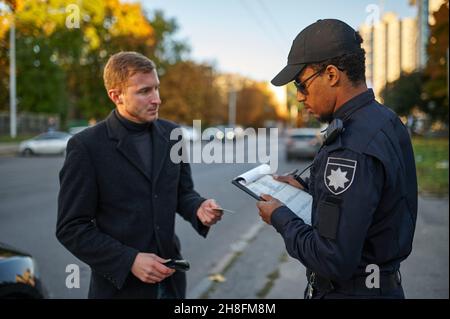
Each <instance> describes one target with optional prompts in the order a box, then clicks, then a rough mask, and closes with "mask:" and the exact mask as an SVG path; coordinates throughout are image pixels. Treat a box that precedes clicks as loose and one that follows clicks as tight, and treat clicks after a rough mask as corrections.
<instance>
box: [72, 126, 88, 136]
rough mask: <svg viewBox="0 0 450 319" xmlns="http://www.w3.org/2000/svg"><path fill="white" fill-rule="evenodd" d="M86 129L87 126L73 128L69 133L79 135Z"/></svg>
mask: <svg viewBox="0 0 450 319" xmlns="http://www.w3.org/2000/svg"><path fill="white" fill-rule="evenodd" d="M88 127H89V126H74V127H71V128H70V129H69V133H70V134H72V135H75V134H77V133H80V132H81V131H83V130H85V129H87V128H88Z"/></svg>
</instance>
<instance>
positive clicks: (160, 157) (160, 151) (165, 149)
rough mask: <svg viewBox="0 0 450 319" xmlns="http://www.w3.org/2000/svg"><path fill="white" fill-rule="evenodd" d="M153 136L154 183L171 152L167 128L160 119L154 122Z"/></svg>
mask: <svg viewBox="0 0 450 319" xmlns="http://www.w3.org/2000/svg"><path fill="white" fill-rule="evenodd" d="M151 130H152V138H153V152H152V153H153V169H152V177H153V184H154V186H155V183H156V181H157V179H158V177H159V175H160V173H161V170H162V169H163V167H164V164H165V163H166V160H167V156H168V154H169V146H170V142H169V140H168V139H167V136H166V134H165V133H166V130H165V129H164V128H163V127H162V126H161V124H160V123H159V121H158V120H156V121H154V122H153V125H152V128H151Z"/></svg>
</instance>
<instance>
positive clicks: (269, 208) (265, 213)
mask: <svg viewBox="0 0 450 319" xmlns="http://www.w3.org/2000/svg"><path fill="white" fill-rule="evenodd" d="M261 198H263V199H264V201H259V202H256V207H258V209H259V216H261V218H262V220H263V221H265V222H266V223H267V224H269V225H272V223H271V221H270V218H271V217H272V213H273V212H274V210H275V209H277V208H278V207H281V206H283V203H282V202H280V201H279V200H278V199H276V198H274V197H272V196H270V195H267V194H262V195H261Z"/></svg>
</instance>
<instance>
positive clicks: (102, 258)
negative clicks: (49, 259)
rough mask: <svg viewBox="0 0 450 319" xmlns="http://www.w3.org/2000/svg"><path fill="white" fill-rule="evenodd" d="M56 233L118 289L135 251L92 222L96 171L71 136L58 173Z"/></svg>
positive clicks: (61, 240)
mask: <svg viewBox="0 0 450 319" xmlns="http://www.w3.org/2000/svg"><path fill="white" fill-rule="evenodd" d="M59 179H60V184H61V185H60V191H59V195H58V217H57V222H56V236H57V238H58V240H59V241H60V242H61V243H62V244H63V245H64V246H65V247H66V248H67V249H68V250H69V251H70V252H72V253H73V254H74V255H75V256H76V257H78V258H79V259H80V260H82V261H83V262H85V263H86V264H88V265H89V266H91V267H92V269H93V270H94V271H96V272H97V273H98V274H100V275H102V276H103V277H105V278H106V279H108V280H109V281H111V283H112V284H113V285H114V286H115V287H116V288H118V289H120V288H121V287H122V286H123V284H124V282H125V279H126V278H127V276H128V274H129V273H130V269H131V267H132V265H133V263H134V259H135V258H136V255H137V254H138V251H137V250H136V249H134V248H131V247H129V246H126V245H123V244H122V243H120V242H119V241H118V240H116V239H114V238H112V237H111V236H109V235H107V234H105V233H103V232H101V230H100V229H99V228H97V227H96V225H95V222H94V221H95V217H96V213H97V204H98V200H99V199H98V189H97V182H96V173H95V169H94V166H93V165H92V161H91V159H90V155H89V152H88V150H87V148H86V147H85V146H84V144H83V143H82V142H81V141H80V140H79V139H78V138H77V137H72V138H71V139H70V140H69V142H68V145H67V156H66V160H65V162H64V165H63V168H62V169H61V171H60V174H59Z"/></svg>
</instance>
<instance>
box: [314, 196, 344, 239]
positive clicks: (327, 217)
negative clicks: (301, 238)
mask: <svg viewBox="0 0 450 319" xmlns="http://www.w3.org/2000/svg"><path fill="white" fill-rule="evenodd" d="M339 211H340V209H339V205H338V204H335V203H330V202H326V201H322V202H319V204H318V206H317V212H318V219H319V220H318V225H317V230H318V231H319V234H320V235H321V236H323V237H325V238H329V239H336V235H337V229H338V226H339Z"/></svg>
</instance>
